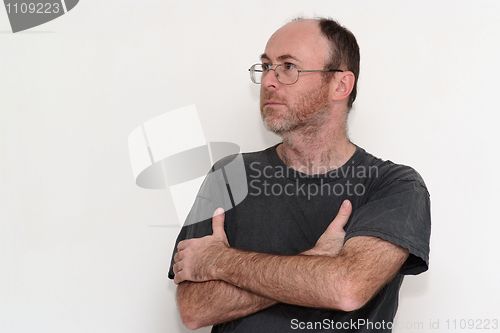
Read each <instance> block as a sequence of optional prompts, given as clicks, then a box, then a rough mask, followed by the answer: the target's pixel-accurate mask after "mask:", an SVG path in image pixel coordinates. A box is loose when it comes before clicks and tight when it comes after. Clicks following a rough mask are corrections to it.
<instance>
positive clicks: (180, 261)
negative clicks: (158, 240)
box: [173, 208, 229, 284]
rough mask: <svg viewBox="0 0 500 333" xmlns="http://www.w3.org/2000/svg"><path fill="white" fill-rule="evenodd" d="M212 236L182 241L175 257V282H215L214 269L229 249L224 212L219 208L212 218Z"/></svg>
mask: <svg viewBox="0 0 500 333" xmlns="http://www.w3.org/2000/svg"><path fill="white" fill-rule="evenodd" d="M212 230H213V233H212V235H211V236H205V237H201V238H193V239H187V240H183V241H180V242H179V244H177V253H176V254H175V256H174V266H173V269H174V273H175V278H174V282H175V283H176V284H179V283H181V282H182V281H193V282H203V281H209V280H214V279H215V278H214V275H215V272H213V268H214V266H215V261H216V259H217V257H218V256H219V255H220V254H221V252H222V251H223V250H224V249H226V248H228V247H229V242H228V241H227V237H226V233H225V232H224V210H223V209H222V208H217V209H216V210H215V212H214V215H213V217H212Z"/></svg>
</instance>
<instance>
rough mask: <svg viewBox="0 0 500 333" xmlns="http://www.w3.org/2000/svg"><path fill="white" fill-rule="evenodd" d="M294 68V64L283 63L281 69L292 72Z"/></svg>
mask: <svg viewBox="0 0 500 333" xmlns="http://www.w3.org/2000/svg"><path fill="white" fill-rule="evenodd" d="M296 68H297V66H295V64H292V63H291V62H285V63H283V69H284V70H287V71H290V70H294V69H296Z"/></svg>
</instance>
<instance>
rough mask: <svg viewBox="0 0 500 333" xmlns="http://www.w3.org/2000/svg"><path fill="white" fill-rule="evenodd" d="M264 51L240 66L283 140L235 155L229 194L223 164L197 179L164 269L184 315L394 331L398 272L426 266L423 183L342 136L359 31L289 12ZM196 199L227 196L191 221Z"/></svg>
mask: <svg viewBox="0 0 500 333" xmlns="http://www.w3.org/2000/svg"><path fill="white" fill-rule="evenodd" d="M261 62H262V64H257V65H254V66H252V67H251V69H250V73H251V78H252V80H253V81H254V82H255V83H260V84H261V102H260V106H261V115H262V118H263V121H264V123H265V125H266V127H267V128H268V129H269V130H271V131H273V132H275V133H277V134H278V135H280V136H281V137H282V139H283V142H282V143H280V144H278V145H276V146H273V147H270V148H268V149H266V150H264V151H260V152H254V153H246V154H243V161H244V166H245V169H246V181H247V184H248V186H249V190H248V194H247V196H246V197H245V198H244V200H243V201H242V202H241V203H239V204H237V205H229V206H228V205H227V202H228V201H231V202H233V200H232V199H231V200H229V199H227V198H228V197H231V184H230V181H229V182H228V181H227V178H228V177H226V176H225V177H224V179H225V180H222V181H221V183H222V184H215V183H216V182H213V181H206V182H205V183H204V184H203V185H202V188H201V189H200V193H199V195H198V197H197V199H196V201H195V204H194V206H193V208H192V211H191V213H190V217H188V221H189V220H192V221H191V222H189V223H188V222H186V224H185V226H184V227H183V229H182V230H181V233H180V234H179V237H178V239H177V244H176V249H175V250H174V254H173V257H172V263H171V267H170V272H169V277H170V278H174V281H175V282H176V283H177V284H178V286H177V302H178V307H179V311H180V315H181V318H182V321H183V322H184V324H185V325H186V326H187V327H188V328H190V329H195V328H198V327H202V326H208V325H214V327H213V329H212V332H296V331H301V330H303V331H314V332H332V331H335V332H373V331H377V332H390V331H391V330H392V321H393V318H394V316H395V313H396V310H397V304H398V293H399V288H400V286H401V283H402V280H403V276H404V275H406V274H419V273H421V272H423V271H425V270H427V268H428V255H429V238H430V208H429V205H430V204H429V194H428V192H427V189H426V187H425V184H424V182H423V180H422V179H421V177H420V176H419V175H418V173H417V172H416V171H414V170H413V169H412V168H410V167H407V166H402V165H397V164H394V163H392V162H390V161H383V160H380V159H378V158H376V157H374V156H372V155H370V154H369V153H367V152H366V151H364V150H363V149H362V148H360V147H358V146H356V145H354V144H353V143H351V142H350V140H349V139H348V137H347V125H346V124H347V116H348V113H349V110H350V108H351V107H352V103H353V102H354V100H355V97H356V83H357V78H358V75H359V48H358V45H357V42H356V39H355V38H354V36H353V35H352V33H350V32H349V31H348V30H347V29H345V28H343V27H341V26H340V25H338V24H337V23H336V22H335V21H333V20H330V19H298V20H294V21H292V22H290V23H288V24H286V25H285V26H283V27H282V28H280V29H279V30H277V31H276V32H275V33H274V34H273V35H272V36H271V38H270V39H269V41H268V43H267V45H266V48H265V52H264V54H262V56H261ZM233 158H234V157H232V158H227V159H223V160H222V161H219V162H218V163H216V165H215V166H214V168H213V170H224V168H225V166H227V165H229V164H230V163H229V161H230V160H232V159H233ZM225 172H226V173H227V174H230V173H231V172H230V171H228V170H226V171H225ZM226 173H224V175H226ZM221 179H222V178H221ZM224 185H227V192H228V193H229V194H228V193H226V192H225V191H226V187H225V186H224ZM232 189H233V190H234V186H233V188H232ZM224 193H225V194H224ZM221 198H222V199H221ZM224 198H225V199H224ZM233 203H234V202H233ZM201 206H205V208H206V207H211V208H213V209H215V208H217V207H225V208H226V209H228V207H229V208H231V207H233V208H232V209H229V210H227V211H226V212H224V211H223V210H221V209H218V210H217V211H215V213H214V216H213V218H212V219H210V218H209V219H204V220H203V221H200V220H201V218H199V219H196V218H194V216H197V215H200V214H198V213H199V207H201ZM193 221H194V222H193ZM198 221H200V222H198ZM344 230H345V232H344Z"/></svg>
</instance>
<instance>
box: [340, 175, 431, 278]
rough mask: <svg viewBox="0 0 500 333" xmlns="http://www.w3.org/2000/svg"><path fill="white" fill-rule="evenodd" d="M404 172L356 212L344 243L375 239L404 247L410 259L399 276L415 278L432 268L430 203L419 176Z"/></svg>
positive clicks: (387, 180)
mask: <svg viewBox="0 0 500 333" xmlns="http://www.w3.org/2000/svg"><path fill="white" fill-rule="evenodd" d="M405 168H407V169H406V172H404V177H398V176H397V174H401V173H399V172H398V173H395V174H396V176H394V175H392V176H388V177H385V179H383V181H381V182H380V183H381V185H379V186H378V188H376V189H375V190H374V192H373V194H372V195H371V196H370V197H369V200H368V202H367V203H365V204H364V205H362V206H360V207H358V208H356V209H355V210H354V211H353V214H352V217H351V221H349V224H348V226H347V230H346V238H345V240H346V241H347V240H348V239H349V238H352V237H356V236H373V237H378V238H381V239H383V240H386V241H388V242H391V243H393V244H395V245H398V246H401V247H403V248H405V249H407V250H408V251H409V253H410V255H409V257H408V259H407V260H406V262H405V263H404V264H403V266H402V268H401V270H400V273H401V274H405V275H416V274H420V273H422V272H425V271H426V270H427V269H428V267H429V251H430V247H429V241H430V233H431V217H430V199H429V193H428V191H427V188H426V186H425V184H424V182H423V180H422V178H421V177H420V175H418V173H417V172H416V171H414V170H413V169H411V168H409V167H405ZM408 170H410V172H408Z"/></svg>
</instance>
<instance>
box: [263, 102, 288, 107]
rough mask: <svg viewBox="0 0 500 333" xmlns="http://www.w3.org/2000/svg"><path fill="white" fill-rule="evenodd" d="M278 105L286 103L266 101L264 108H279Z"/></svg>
mask: <svg viewBox="0 0 500 333" xmlns="http://www.w3.org/2000/svg"><path fill="white" fill-rule="evenodd" d="M278 105H285V104H284V103H280V102H275V101H266V102H264V106H278Z"/></svg>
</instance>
